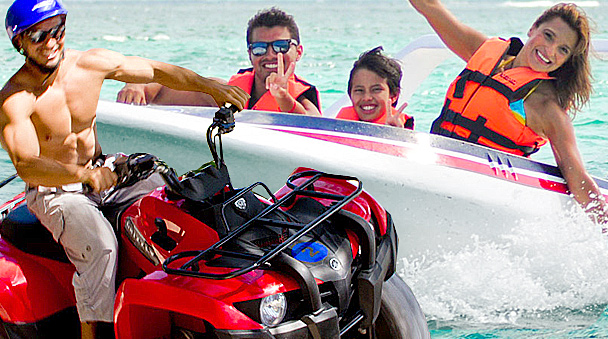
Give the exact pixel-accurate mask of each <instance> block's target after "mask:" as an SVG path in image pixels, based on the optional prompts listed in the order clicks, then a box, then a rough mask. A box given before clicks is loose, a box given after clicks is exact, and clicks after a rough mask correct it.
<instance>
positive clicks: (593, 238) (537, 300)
mask: <svg viewBox="0 0 608 339" xmlns="http://www.w3.org/2000/svg"><path fill="white" fill-rule="evenodd" d="M565 214H566V213H564V215H556V216H554V217H553V218H552V220H542V221H534V222H531V221H519V222H517V223H516V225H515V226H514V227H513V229H512V232H511V233H510V234H508V235H505V236H503V237H501V238H500V239H502V240H504V241H501V242H487V241H483V240H480V239H479V237H477V236H476V235H472V236H471V244H470V245H469V246H466V247H465V248H462V249H461V250H460V251H457V252H453V253H428V254H427V255H426V256H425V257H424V258H423V259H421V260H410V261H408V260H407V259H404V262H403V264H404V265H403V267H404V269H403V271H402V272H400V274H401V276H402V277H403V278H404V280H405V281H406V282H407V283H408V285H410V287H411V288H412V290H413V291H414V293H415V294H416V297H417V299H418V301H419V303H420V305H421V307H422V309H423V311H424V312H425V314H426V315H427V318H428V320H437V321H439V322H444V323H445V324H446V325H449V326H452V327H463V326H464V327H470V326H472V325H473V326H480V325H482V326H483V325H492V326H497V327H526V326H527V325H529V324H530V322H531V321H532V322H533V323H534V326H535V328H539V327H538V326H539V324H543V325H542V326H545V327H548V328H573V327H581V326H588V325H590V324H591V323H593V322H595V321H596V320H597V318H598V317H599V316H600V314H601V312H602V311H603V310H604V307H605V305H606V304H607V303H608V284H606V283H607V282H608V245H607V244H608V240H607V239H606V237H605V236H603V235H601V232H600V230H599V228H598V227H597V226H596V225H593V224H592V223H591V222H589V221H588V220H587V219H586V217H585V216H572V215H565Z"/></svg>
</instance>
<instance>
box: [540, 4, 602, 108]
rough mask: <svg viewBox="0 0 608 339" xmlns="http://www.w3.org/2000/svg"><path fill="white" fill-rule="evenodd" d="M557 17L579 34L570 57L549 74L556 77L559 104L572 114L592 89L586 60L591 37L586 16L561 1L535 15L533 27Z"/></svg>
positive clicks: (555, 84)
mask: <svg viewBox="0 0 608 339" xmlns="http://www.w3.org/2000/svg"><path fill="white" fill-rule="evenodd" d="M556 17H558V18H561V19H562V20H564V22H566V23H567V24H568V26H570V28H572V29H573V30H574V31H575V32H576V33H577V35H578V43H577V44H576V47H575V48H574V51H572V55H571V56H570V58H568V60H567V61H566V62H565V63H564V64H563V65H562V66H561V67H560V68H558V69H556V70H555V71H553V72H550V73H549V75H550V76H553V77H555V80H554V81H553V84H554V86H555V91H556V94H557V100H558V103H559V105H560V107H561V108H562V109H564V110H565V111H568V112H570V113H571V114H572V115H573V116H574V115H575V114H576V112H578V111H580V110H581V109H582V107H583V106H584V105H585V104H586V103H587V101H589V97H590V96H591V92H592V91H593V89H592V86H591V80H592V76H591V66H590V63H589V49H590V40H591V34H590V25H589V18H588V17H587V15H586V14H585V12H584V11H583V10H582V9H580V8H579V7H578V6H576V5H575V4H572V3H567V4H566V3H560V4H557V5H555V6H553V7H551V8H549V9H547V10H546V11H545V12H544V13H543V14H542V15H541V16H540V17H538V19H536V21H535V22H534V27H539V26H540V25H541V24H543V23H544V22H547V21H550V20H552V19H554V18H556Z"/></svg>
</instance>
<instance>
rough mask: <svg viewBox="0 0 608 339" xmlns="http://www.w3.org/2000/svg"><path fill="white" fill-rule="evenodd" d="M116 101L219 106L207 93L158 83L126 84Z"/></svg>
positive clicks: (143, 103)
mask: <svg viewBox="0 0 608 339" xmlns="http://www.w3.org/2000/svg"><path fill="white" fill-rule="evenodd" d="M214 80H217V81H219V82H222V81H220V79H214ZM222 83H224V82H222ZM116 101H118V102H122V103H125V104H134V105H148V104H150V105H169V106H206V107H217V103H216V102H215V100H214V99H213V97H212V96H211V95H209V94H207V93H203V92H188V91H177V90H174V89H171V88H169V87H165V86H163V85H161V84H157V83H151V84H126V85H125V86H124V87H123V88H122V89H121V90H120V91H119V92H118V95H117V98H116Z"/></svg>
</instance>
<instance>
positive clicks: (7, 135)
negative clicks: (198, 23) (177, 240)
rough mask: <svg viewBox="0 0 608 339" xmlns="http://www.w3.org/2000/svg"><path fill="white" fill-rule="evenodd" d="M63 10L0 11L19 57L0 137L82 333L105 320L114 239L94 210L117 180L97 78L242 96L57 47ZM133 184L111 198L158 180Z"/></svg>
mask: <svg viewBox="0 0 608 339" xmlns="http://www.w3.org/2000/svg"><path fill="white" fill-rule="evenodd" d="M66 17H67V10H66V9H65V7H64V6H63V5H62V4H61V2H59V0H16V1H15V2H14V3H13V4H12V5H11V6H10V8H9V9H8V12H7V15H6V20H5V25H6V31H7V33H8V35H9V38H10V39H11V42H12V43H13V45H14V46H15V48H16V49H17V50H18V51H19V53H21V54H22V55H24V56H25V63H24V65H23V66H22V67H21V68H20V69H19V70H18V71H17V72H16V73H15V74H14V75H13V76H12V77H11V78H10V79H9V80H8V82H7V83H6V84H5V85H4V87H3V88H2V90H0V142H1V144H2V147H3V148H4V149H5V150H6V151H7V153H8V154H9V156H10V158H11V160H12V162H13V164H14V166H15V168H16V170H17V173H18V174H19V176H20V177H21V178H22V179H23V181H25V182H26V184H27V186H28V189H27V192H26V200H27V205H28V207H29V208H30V210H31V211H32V212H34V214H35V215H36V216H37V217H38V219H40V221H41V222H42V224H43V225H44V226H45V227H46V228H48V229H49V231H50V232H51V233H52V234H53V237H54V238H55V240H56V241H58V242H59V243H60V244H61V245H62V246H63V247H64V249H65V252H66V254H67V256H68V258H69V259H70V261H71V262H72V263H73V264H74V266H75V268H76V273H75V274H74V278H73V280H72V283H73V285H74V291H75V295H76V307H77V310H78V315H79V317H80V321H81V323H82V326H81V328H82V336H83V337H85V338H87V337H94V336H95V327H96V325H97V324H98V323H99V322H106V323H111V322H112V320H113V309H114V295H115V285H114V282H115V276H116V266H117V250H118V249H117V240H116V237H115V234H114V231H113V229H112V226H111V225H110V223H109V221H108V220H106V219H105V217H104V216H103V214H102V213H101V212H100V210H99V207H100V204H101V201H102V199H103V198H104V196H105V194H106V193H107V190H108V189H110V188H111V187H113V186H114V185H115V184H116V181H117V176H116V174H115V173H114V172H112V170H111V169H110V168H111V167H112V166H111V165H112V164H111V161H109V160H106V161H105V164H104V161H103V158H104V157H103V156H102V154H101V146H100V144H99V141H98V138H97V129H96V108H97V103H98V100H99V94H100V91H101V87H102V84H103V82H104V80H105V79H113V80H118V81H123V82H137V83H148V82H159V83H162V84H164V85H166V86H169V87H172V88H175V89H179V90H189V91H201V92H206V93H211V94H212V95H213V99H214V101H215V102H216V104H218V105H222V104H224V103H227V102H228V103H232V104H234V105H236V106H237V107H238V108H239V109H243V108H244V107H245V103H246V101H247V100H248V98H249V95H248V94H247V93H245V91H243V90H241V89H240V88H238V87H235V86H228V85H225V84H220V83H218V82H216V81H213V80H210V79H207V78H203V77H201V76H199V75H197V74H196V73H194V72H192V71H190V70H187V69H184V68H181V67H177V66H173V65H169V64H165V63H161V62H157V61H152V60H147V59H143V58H139V57H126V56H123V55H121V54H119V53H116V52H112V51H109V50H105V49H92V50H89V51H86V52H81V51H75V50H71V49H65V48H64V42H65V22H66ZM157 179H158V178H157ZM142 183H143V185H144V186H145V187H142V185H139V183H138V186H133V187H130V188H128V189H125V190H124V191H120V192H118V193H117V194H116V195H115V196H120V197H122V198H135V197H136V196H137V195H141V194H145V193H147V192H149V191H150V190H152V189H153V188H154V187H157V186H159V185H160V184H162V180H151V181H143V182H142ZM146 185H147V186H146ZM85 186H88V187H89V188H90V190H86V189H84V187H85Z"/></svg>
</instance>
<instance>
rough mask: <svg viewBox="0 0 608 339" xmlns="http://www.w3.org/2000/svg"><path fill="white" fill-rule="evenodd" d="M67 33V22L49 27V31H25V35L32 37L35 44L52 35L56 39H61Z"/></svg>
mask: <svg viewBox="0 0 608 339" xmlns="http://www.w3.org/2000/svg"><path fill="white" fill-rule="evenodd" d="M64 33H65V22H62V23H60V24H59V25H57V26H55V27H53V28H51V29H49V30H48V31H43V30H35V31H25V33H24V34H25V35H26V36H27V37H28V38H29V39H30V41H31V42H33V43H35V44H39V43H41V42H43V41H46V38H47V37H48V36H50V37H51V38H53V39H55V40H59V39H61V38H63V34H64Z"/></svg>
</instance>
